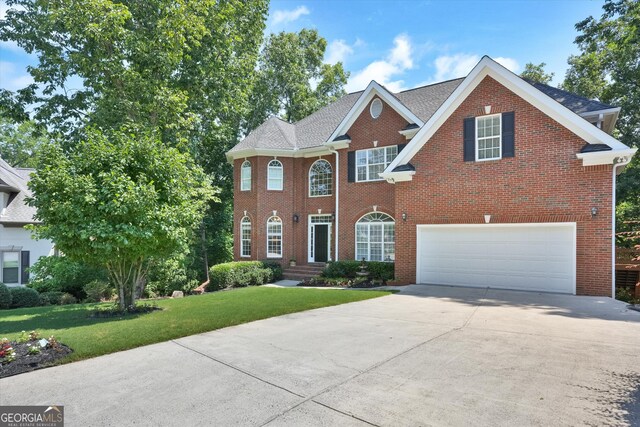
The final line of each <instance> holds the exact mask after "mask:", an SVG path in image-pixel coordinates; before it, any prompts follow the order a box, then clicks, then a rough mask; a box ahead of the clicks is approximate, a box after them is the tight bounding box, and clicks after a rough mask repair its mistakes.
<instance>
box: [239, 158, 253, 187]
mask: <svg viewBox="0 0 640 427" xmlns="http://www.w3.org/2000/svg"><path fill="white" fill-rule="evenodd" d="M245 170H248V171H249V177H248V178H247V177H245V176H244V171H245ZM246 180H248V181H249V185H248V187H247V186H245V181H246ZM240 191H251V162H250V161H249V160H245V161H244V162H242V166H240Z"/></svg>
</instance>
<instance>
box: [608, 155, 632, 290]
mask: <svg viewBox="0 0 640 427" xmlns="http://www.w3.org/2000/svg"><path fill="white" fill-rule="evenodd" d="M632 156H633V154H631V155H630V156H623V157H616V158H615V159H614V161H613V178H612V182H613V185H612V197H611V203H612V204H611V209H612V211H611V298H613V299H616V176H618V168H619V167H623V166H626V165H628V164H629V162H631V157H632Z"/></svg>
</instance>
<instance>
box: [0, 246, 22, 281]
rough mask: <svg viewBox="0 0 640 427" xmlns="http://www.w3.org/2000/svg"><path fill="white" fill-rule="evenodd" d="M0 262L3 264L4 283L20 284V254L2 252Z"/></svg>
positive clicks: (2, 276)
mask: <svg viewBox="0 0 640 427" xmlns="http://www.w3.org/2000/svg"><path fill="white" fill-rule="evenodd" d="M0 262H1V263H2V275H1V276H0V282H2V283H7V284H8V283H11V284H13V283H19V282H20V274H19V273H20V252H0Z"/></svg>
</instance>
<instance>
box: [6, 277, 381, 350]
mask: <svg viewBox="0 0 640 427" xmlns="http://www.w3.org/2000/svg"><path fill="white" fill-rule="evenodd" d="M388 294H389V292H375V291H343V290H320V289H281V288H265V287H250V288H243V289H237V290H233V291H225V292H215V293H209V294H204V295H197V296H190V297H186V298H180V299H165V300H159V301H158V302H157V304H158V307H161V308H162V310H161V311H154V312H151V313H147V314H141V315H130V316H127V317H125V318H90V317H88V316H89V314H90V312H91V311H92V310H93V309H95V307H96V306H97V305H99V304H76V305H67V306H49V307H35V308H22V309H16V310H2V311H0V338H4V337H6V338H9V339H10V340H12V339H15V338H16V337H17V335H18V334H19V333H20V332H21V331H31V330H37V331H38V332H39V333H40V336H43V337H48V336H50V335H55V337H56V338H57V339H58V340H59V341H60V342H62V343H64V344H66V345H67V346H69V347H71V348H72V349H73V351H74V352H73V353H71V354H70V355H69V356H68V357H66V358H64V359H62V361H63V362H70V361H75V360H80V359H86V358H89V357H95V356H100V355H102V354H108V353H113V352H115V351H121V350H127V349H130V348H134V347H139V346H142V345H146V344H153V343H157V342H162V341H168V340H171V339H174V338H180V337H184V336H187V335H193V334H198V333H202V332H207V331H212V330H214V329H220V328H224V327H227V326H233V325H239V324H241V323H247V322H251V321H254V320H260V319H266V318H268V317H273V316H280V315H283V314H287V313H295V312H299V311H304V310H311V309H314V308H321V307H328V306H332V305H338V304H344V303H348V302H354V301H362V300H366V299H369V298H376V297H380V296H383V295H388ZM103 305H104V304H103Z"/></svg>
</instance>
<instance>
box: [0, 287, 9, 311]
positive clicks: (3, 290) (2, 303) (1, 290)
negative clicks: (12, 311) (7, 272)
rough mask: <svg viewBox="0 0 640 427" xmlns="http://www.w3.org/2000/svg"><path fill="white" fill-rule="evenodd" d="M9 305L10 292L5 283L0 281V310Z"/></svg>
mask: <svg viewBox="0 0 640 427" xmlns="http://www.w3.org/2000/svg"><path fill="white" fill-rule="evenodd" d="M10 307H11V292H10V291H9V288H7V285H5V284H4V283H0V310H2V309H5V308H10Z"/></svg>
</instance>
